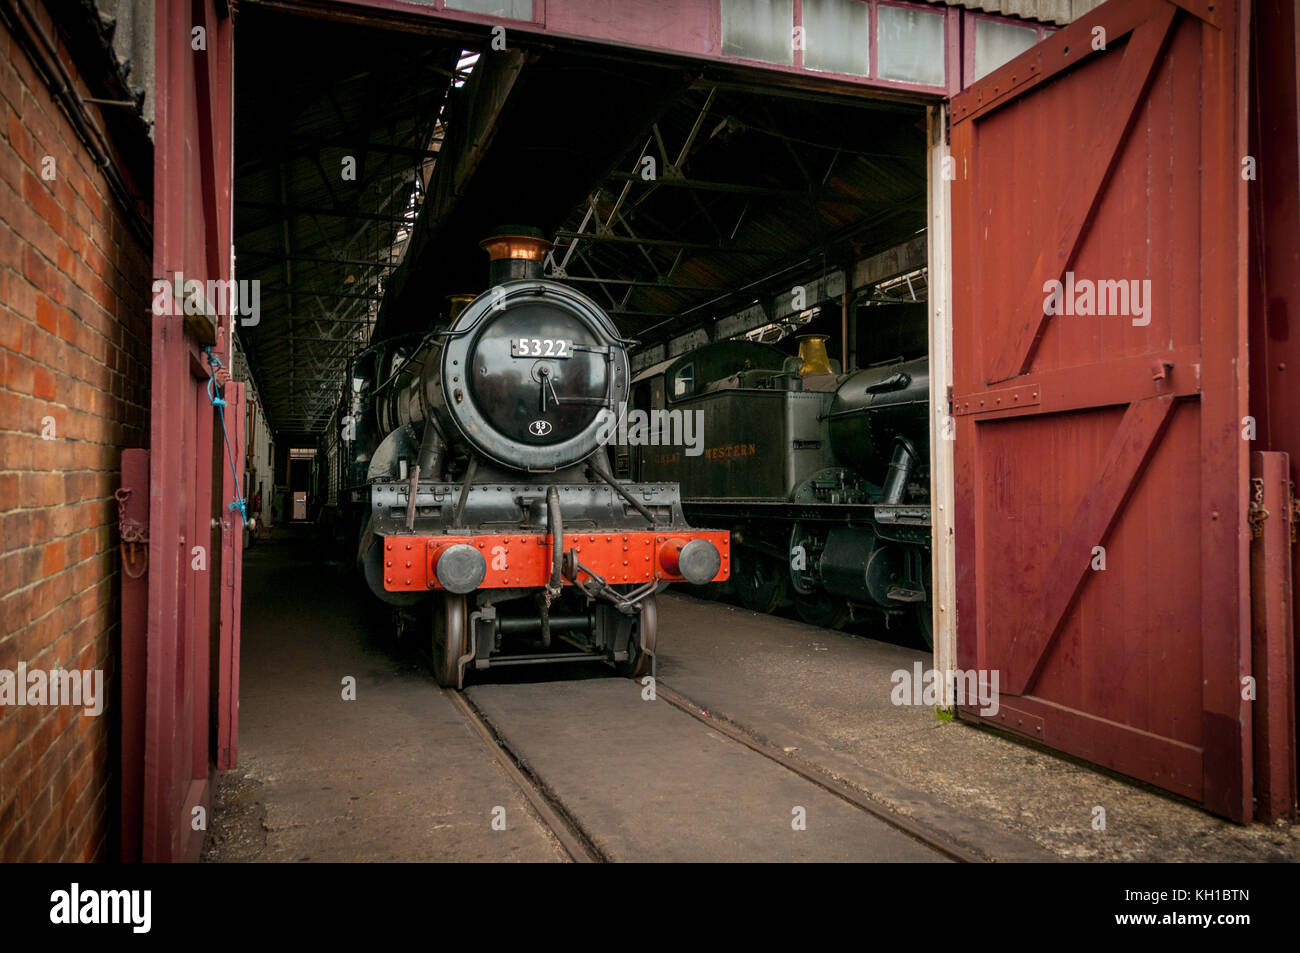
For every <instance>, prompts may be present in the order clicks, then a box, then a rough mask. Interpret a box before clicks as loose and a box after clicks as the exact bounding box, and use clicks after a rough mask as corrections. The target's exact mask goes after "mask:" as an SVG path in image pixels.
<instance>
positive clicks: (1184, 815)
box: [205, 531, 1300, 861]
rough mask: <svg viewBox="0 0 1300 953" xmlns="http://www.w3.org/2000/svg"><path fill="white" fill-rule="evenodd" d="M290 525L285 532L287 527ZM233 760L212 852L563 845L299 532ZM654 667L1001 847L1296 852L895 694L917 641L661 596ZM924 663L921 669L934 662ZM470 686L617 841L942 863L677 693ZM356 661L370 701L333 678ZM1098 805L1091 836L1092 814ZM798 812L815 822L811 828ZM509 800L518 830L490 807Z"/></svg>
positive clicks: (831, 769) (262, 571)
mask: <svg viewBox="0 0 1300 953" xmlns="http://www.w3.org/2000/svg"><path fill="white" fill-rule="evenodd" d="M281 533H282V534H283V531H281ZM244 592H245V611H244V627H243V646H242V647H243V664H242V668H241V688H242V691H241V705H240V720H241V723H240V747H239V761H240V766H239V768H238V769H237V770H236V771H232V772H227V773H226V774H225V776H224V777H223V778H222V779H221V782H220V786H219V791H218V807H217V810H216V812H215V814H214V818H213V829H212V832H211V833H212V836H211V837H210V841H209V846H208V848H207V851H206V854H205V857H206V859H208V860H210V861H240V860H276V861H300V860H313V861H321V860H326V861H328V860H518V861H554V860H560V859H563V854H562V852H561V851H560V849H559V847H558V845H557V844H556V843H555V841H554V839H553V838H552V836H551V835H550V833H549V832H548V831H547V830H546V828H545V827H544V826H543V825H542V824H541V823H540V821H539V820H538V819H537V818H536V817H535V816H534V815H533V814H532V812H531V810H530V808H529V807H528V806H527V803H526V802H525V800H524V799H523V798H522V796H521V795H520V794H519V793H518V791H517V790H516V788H515V787H514V785H513V783H512V782H511V781H510V780H509V779H508V778H507V777H506V775H505V774H504V773H503V772H502V770H501V769H500V767H499V766H498V765H497V764H496V763H495V761H494V760H493V755H492V752H491V751H489V749H488V748H487V746H486V745H485V744H484V743H483V742H481V741H480V740H479V739H478V737H477V736H476V735H474V734H473V733H472V732H471V730H470V729H469V727H468V726H467V725H466V723H465V722H464V720H463V719H462V717H461V716H460V714H459V712H458V711H457V709H456V708H455V707H454V706H453V705H452V704H451V702H450V701H449V700H448V699H447V698H446V697H445V696H444V694H443V693H442V692H441V691H440V690H439V689H438V687H437V686H436V684H435V683H434V682H433V680H432V678H431V677H429V675H428V674H427V673H426V671H425V670H424V668H423V666H422V665H421V663H420V661H419V659H418V657H417V656H416V654H415V652H414V651H412V647H411V646H406V647H403V646H401V645H394V644H393V643H392V642H391V641H390V640H388V639H387V637H386V636H385V635H384V634H383V632H384V629H385V624H384V620H383V617H382V615H381V614H378V613H375V612H373V611H371V610H370V609H369V602H368V601H367V600H366V598H365V595H364V591H363V590H362V589H360V588H359V587H358V585H357V583H356V582H355V581H354V580H353V578H352V577H350V576H349V575H347V574H346V573H345V572H343V570H342V567H333V566H329V565H326V564H322V563H321V562H320V561H319V560H318V558H317V550H316V547H314V546H313V545H312V543H311V542H310V540H309V539H307V538H306V537H305V536H304V535H292V534H283V535H281V537H280V538H279V539H276V540H274V541H270V542H265V541H264V542H259V543H258V544H257V545H256V546H255V547H254V548H253V549H251V550H250V551H248V553H247V554H246V556H245V581H244ZM660 598H661V602H660V626H661V629H660V635H659V646H660V654H659V658H658V677H659V679H660V680H661V682H662V683H663V684H664V685H666V686H669V687H671V688H672V689H673V690H675V691H677V692H679V693H681V694H682V695H684V696H686V697H688V698H689V699H691V700H692V701H694V702H695V703H697V704H698V705H700V706H701V707H703V708H705V709H706V710H707V711H709V712H710V714H711V715H713V716H715V717H721V718H725V719H727V720H728V721H731V722H732V723H734V724H736V725H739V726H740V727H742V728H743V729H744V730H745V731H746V732H747V733H748V734H750V735H752V736H753V737H755V738H758V739H760V740H762V741H764V742H767V743H769V744H773V745H776V746H778V747H780V748H782V749H784V751H785V752H786V753H787V754H788V755H789V756H790V757H792V758H795V759H797V760H800V761H802V762H804V763H805V764H807V765H809V766H812V767H814V768H815V769H817V770H820V771H823V772H825V773H827V774H830V775H832V776H834V777H835V778H837V779H839V780H841V781H842V782H844V783H847V784H848V785H850V786H851V787H854V788H856V789H858V790H859V791H860V792H862V793H863V794H864V795H866V796H868V797H869V798H870V799H871V800H873V801H874V802H876V803H877V804H878V805H880V806H881V807H883V808H884V809H886V810H888V811H894V812H897V813H898V814H900V815H904V816H906V817H908V818H909V819H911V820H913V821H914V822H915V823H917V824H918V825H919V826H921V827H923V828H928V829H931V830H933V831H936V832H939V833H940V834H941V835H942V836H944V837H945V838H946V839H948V840H949V841H951V842H953V843H956V844H958V845H960V846H962V847H965V848H967V849H968V850H970V851H971V852H973V853H975V854H977V855H979V856H983V857H986V858H989V859H992V860H999V861H1020V860H1043V859H1069V860H1256V861H1269V860H1296V859H1300V837H1298V836H1297V835H1296V834H1295V833H1294V831H1293V830H1292V829H1289V828H1285V827H1280V828H1268V827H1263V826H1254V827H1248V828H1242V827H1237V826H1235V825H1232V824H1229V823H1226V822H1223V821H1219V820H1217V819H1215V818H1213V817H1210V816H1209V815H1207V814H1205V813H1204V812H1202V811H1200V810H1199V809H1197V808H1195V807H1194V806H1191V805H1188V804H1185V803H1183V802H1181V801H1179V800H1177V799H1175V798H1172V797H1168V796H1166V795H1164V794H1161V793H1159V792H1156V791H1154V790H1152V789H1148V788H1146V787H1144V786H1142V785H1138V784H1135V783H1133V782H1129V781H1127V780H1124V779H1120V778H1117V777H1113V776H1110V775H1107V774H1104V773H1100V772H1097V771H1095V770H1094V769H1091V768H1089V767H1087V766H1084V765H1081V764H1078V763H1076V762H1073V761H1072V760H1070V759H1066V758H1062V757H1060V756H1057V755H1054V754H1052V753H1050V752H1047V751H1045V750H1044V749H1039V748H1037V747H1035V746H1033V745H1031V744H1027V743H1022V742H1019V741H1016V740H1013V739H1010V738H1006V737H1003V736H1001V735H998V734H995V733H993V732H990V731H987V730H984V729H979V728H973V727H971V726H968V725H964V724H961V723H955V722H945V721H941V720H939V719H938V718H937V717H936V716H935V714H934V712H933V711H932V710H930V709H927V708H923V707H916V708H909V707H896V706H894V705H892V704H890V703H889V689H890V687H891V686H890V681H889V676H890V674H891V673H892V672H893V671H894V670H896V669H899V668H904V669H907V668H910V666H911V664H912V662H913V661H915V660H918V659H920V660H922V661H925V660H926V658H928V657H927V656H923V655H922V653H921V652H920V651H918V650H915V649H911V648H907V647H903V646H899V645H892V644H886V643H883V642H877V641H874V640H872V639H869V638H863V637H860V636H850V635H845V634H842V633H838V632H832V631H829V630H825V629H818V628H814V627H812V626H808V625H805V624H803V623H801V622H798V621H794V620H791V619H785V618H779V617H774V616H765V615H757V614H754V613H750V612H748V611H746V610H743V609H738V608H735V607H732V606H728V605H725V604H721V603H711V602H703V601H700V600H696V599H693V598H691V597H689V596H684V595H676V594H671V593H670V594H668V595H666V596H662V597H660ZM926 664H928V662H927V663H926ZM554 674H555V675H556V676H558V680H551V681H541V680H540V679H542V678H544V677H545V676H543V675H542V674H541V672H540V671H537V670H534V671H533V672H531V673H529V675H528V678H531V679H533V680H534V681H532V682H528V683H521V678H520V673H519V672H518V670H516V671H515V672H504V673H503V674H502V675H498V674H497V673H495V672H490V673H486V676H485V677H482V678H480V679H478V680H477V681H476V683H475V684H473V685H472V687H470V688H469V689H468V695H469V697H470V698H471V699H472V700H473V702H474V703H475V704H476V705H477V706H478V707H479V708H480V709H481V710H482V711H483V712H484V713H485V714H486V715H487V716H488V717H489V718H490V719H491V720H492V722H493V724H494V725H495V726H496V727H497V729H498V730H499V732H500V733H501V734H502V735H503V736H504V737H505V739H506V740H507V741H508V742H509V744H510V745H511V746H512V748H513V749H514V750H515V752H516V753H517V754H518V755H520V756H521V757H522V758H523V759H524V760H525V761H526V762H527V764H528V766H529V767H530V768H531V769H532V770H533V771H534V773H535V774H537V775H538V776H539V777H541V779H542V781H543V782H544V783H545V784H546V785H547V787H548V788H549V789H550V790H551V791H552V792H554V794H556V795H558V796H559V797H560V798H561V799H562V801H563V802H564V804H565V806H566V808H567V809H568V810H569V811H570V812H571V813H572V815H573V816H574V817H576V818H577V820H578V821H579V823H580V824H581V825H582V826H583V828H584V830H585V831H586V832H587V833H588V835H589V836H590V837H591V839H592V840H593V841H594V842H595V843H596V845H597V846H598V847H599V848H600V849H601V850H602V851H603V852H604V853H605V855H606V856H608V857H610V858H611V859H616V860H889V861H893V860H937V859H942V858H941V857H939V856H938V855H936V854H934V853H933V852H931V851H930V850H929V849H928V848H925V847H924V846H922V845H921V844H919V843H918V842H917V841H915V840H912V839H911V838H908V837H906V836H905V835H902V834H900V833H898V832H897V831H896V830H894V829H893V828H891V827H889V826H888V825H885V824H883V823H882V822H881V821H879V820H878V819H876V818H873V817H871V816H870V815H867V814H864V813H862V812H860V811H857V810H856V809H853V808H850V807H849V806H848V805H847V804H846V803H845V802H843V801H841V800H839V799H838V798H835V797H833V796H831V795H829V794H828V793H826V792H825V791H823V790H821V789H819V788H817V787H815V786H814V785H811V784H809V783H808V782H807V781H804V780H803V779H800V778H798V777H796V776H795V775H793V774H790V773H789V772H787V771H785V770H784V769H782V768H780V767H778V766H777V765H775V764H774V763H772V762H771V761H768V760H766V759H764V758H762V757H761V756H759V755H757V754H755V753H754V752H752V751H748V750H747V749H745V748H743V747H742V746H740V745H739V744H737V743H736V742H734V741H732V740H730V739H727V738H725V737H724V736H722V735H720V734H718V733H717V732H715V731H713V730H711V729H710V728H709V727H708V726H707V725H705V724H702V723H700V722H698V721H696V720H694V719H692V718H690V717H689V716H687V715H685V714H683V713H681V712H680V711H678V710H676V709H674V708H671V707H670V706H668V705H667V704H666V703H664V702H662V701H660V702H656V703H647V702H644V701H642V700H641V695H640V686H638V685H636V684H634V683H632V682H629V681H627V680H624V679H618V678H612V677H611V678H604V677H597V678H591V677H590V676H593V675H599V670H598V669H597V670H587V669H583V670H582V671H581V672H575V671H573V670H566V671H563V672H557V673H554ZM348 676H351V677H352V678H355V680H356V700H355V701H344V700H343V699H342V697H341V693H342V690H343V685H342V683H343V679H344V678H345V677H348ZM1097 806H1102V807H1105V809H1106V815H1107V824H1106V828H1105V830H1101V831H1099V830H1094V829H1093V826H1092V818H1093V816H1094V810H1093V809H1094V807H1097ZM794 807H803V808H804V809H805V812H806V815H807V818H808V823H807V830H805V831H799V832H794V831H793V830H792V828H791V823H790V818H791V812H792V809H793V808H794ZM497 809H503V810H504V815H505V819H506V825H505V830H495V829H493V825H492V819H493V816H494V813H496V814H499V813H500V811H499V810H497Z"/></svg>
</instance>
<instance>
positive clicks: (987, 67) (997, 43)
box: [975, 20, 1038, 79]
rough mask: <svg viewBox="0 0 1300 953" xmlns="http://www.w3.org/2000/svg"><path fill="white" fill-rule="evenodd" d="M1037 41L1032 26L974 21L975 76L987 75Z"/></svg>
mask: <svg viewBox="0 0 1300 953" xmlns="http://www.w3.org/2000/svg"><path fill="white" fill-rule="evenodd" d="M1037 42H1038V31H1037V30H1035V29H1033V28H1032V27H1023V26H1016V25H1015V24H1013V23H998V22H997V21H996V20H976V21H975V78H976V79H979V78H980V77H981V76H987V75H988V74H989V73H991V72H993V71H994V70H995V69H997V68H998V67H999V66H1001V65H1002V64H1003V63H1007V62H1010V61H1011V60H1013V59H1015V58H1016V57H1017V56H1019V55H1020V54H1021V53H1023V52H1024V51H1025V50H1027V49H1029V48H1030V47H1031V46H1033V45H1034V44H1035V43H1037Z"/></svg>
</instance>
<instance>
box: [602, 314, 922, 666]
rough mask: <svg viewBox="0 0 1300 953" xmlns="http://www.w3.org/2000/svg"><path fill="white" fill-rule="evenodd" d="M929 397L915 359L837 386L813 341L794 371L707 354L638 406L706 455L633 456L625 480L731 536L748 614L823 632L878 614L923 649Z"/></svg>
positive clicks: (694, 354) (641, 386)
mask: <svg viewBox="0 0 1300 953" xmlns="http://www.w3.org/2000/svg"><path fill="white" fill-rule="evenodd" d="M929 386H930V383H929V362H928V359H927V358H924V357H922V358H917V359H913V360H905V359H902V358H898V359H895V360H889V361H885V362H882V363H880V364H877V365H873V366H870V367H867V368H865V369H862V370H859V371H856V372H854V373H850V374H842V373H840V372H839V371H838V368H836V367H834V366H833V364H832V362H831V361H829V360H828V358H827V356H826V352H825V346H824V343H823V339H817V338H812V337H810V338H807V339H802V340H801V347H800V355H799V356H798V357H795V356H788V355H786V354H785V353H784V352H783V351H781V350H779V349H777V348H775V347H771V346H769V345H764V344H757V343H752V342H748V341H724V342H718V343H715V344H708V345H705V346H703V347H701V348H698V349H696V350H694V351H690V352H688V353H686V354H683V355H681V356H679V357H675V358H671V359H669V360H667V361H664V362H662V363H660V364H658V365H656V366H654V367H650V368H647V369H646V370H644V371H643V372H642V373H641V374H640V375H638V377H637V378H636V380H635V382H634V385H633V398H632V403H633V406H634V407H637V408H645V409H647V410H650V409H656V408H658V409H664V408H671V409H675V410H678V411H680V412H681V413H683V414H687V413H696V414H698V415H700V418H701V419H700V421H699V423H698V424H697V427H698V428H702V431H703V433H704V435H705V439H704V449H703V452H701V453H699V454H698V455H696V456H693V457H692V456H687V455H685V454H681V453H679V452H676V451H675V450H673V449H671V448H662V447H654V446H649V447H639V448H634V449H633V450H632V452H631V453H630V454H629V455H628V459H627V461H626V464H625V469H626V471H627V472H629V473H631V474H633V475H634V476H635V477H636V478H637V479H649V480H665V481H675V482H678V483H679V484H680V486H681V494H682V501H683V505H684V507H685V513H686V516H687V518H688V519H692V520H708V521H710V522H711V523H713V524H715V525H718V526H724V527H726V528H728V529H730V530H731V532H732V542H733V543H734V547H735V549H734V552H733V562H732V578H731V588H732V590H733V592H734V593H735V595H736V596H737V597H738V598H739V600H740V601H741V603H742V604H744V605H745V606H746V607H748V608H751V609H754V610H756V611H760V612H772V611H774V610H776V609H777V608H778V607H780V606H782V605H789V604H790V603H793V604H794V607H795V608H796V610H797V611H798V613H799V615H800V616H801V617H802V618H804V619H805V620H806V621H808V622H810V623H813V624H815V625H823V626H829V627H837V626H840V625H842V624H844V623H845V622H847V621H848V620H849V619H850V618H858V617H862V616H864V615H866V614H875V615H876V616H877V617H881V616H883V618H884V620H885V621H886V622H887V624H888V623H892V622H895V621H908V622H909V623H911V624H914V625H915V627H916V629H917V630H918V632H919V635H920V636H921V638H922V640H923V641H925V642H926V644H927V645H929V644H931V643H932V622H931V611H932V610H931V603H930V591H931V583H930V578H931V569H930V560H931V543H930V487H929ZM714 588H716V587H714Z"/></svg>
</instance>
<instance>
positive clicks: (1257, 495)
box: [1246, 477, 1295, 539]
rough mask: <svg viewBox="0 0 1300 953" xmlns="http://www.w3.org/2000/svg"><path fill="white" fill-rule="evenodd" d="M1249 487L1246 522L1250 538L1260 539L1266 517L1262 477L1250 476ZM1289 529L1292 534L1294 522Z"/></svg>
mask: <svg viewBox="0 0 1300 953" xmlns="http://www.w3.org/2000/svg"><path fill="white" fill-rule="evenodd" d="M1250 487H1251V493H1250V508H1249V510H1248V511H1247V513H1246V522H1247V523H1249V524H1250V538H1251V539H1260V538H1261V537H1263V535H1264V520H1266V519H1268V510H1267V509H1265V508H1264V480H1263V478H1261V477H1251V478H1250ZM1291 531H1292V534H1294V532H1295V526H1294V524H1293V525H1292V527H1291ZM1293 538H1294V535H1293Z"/></svg>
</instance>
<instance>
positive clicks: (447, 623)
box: [431, 594, 468, 689]
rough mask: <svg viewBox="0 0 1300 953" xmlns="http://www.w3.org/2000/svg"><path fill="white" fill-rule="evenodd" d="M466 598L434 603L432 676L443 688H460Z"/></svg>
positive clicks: (440, 598)
mask: <svg viewBox="0 0 1300 953" xmlns="http://www.w3.org/2000/svg"><path fill="white" fill-rule="evenodd" d="M466 628H467V619H466V615H465V597H464V596H454V595H451V594H447V595H443V596H437V597H435V598H434V601H433V639H432V644H431V648H432V650H433V677H434V678H435V679H437V680H438V684H439V685H441V686H442V687H443V688H456V689H459V688H461V687H462V686H461V675H460V659H461V657H462V656H463V655H465V645H466V642H467V641H468V640H467V638H466Z"/></svg>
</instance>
